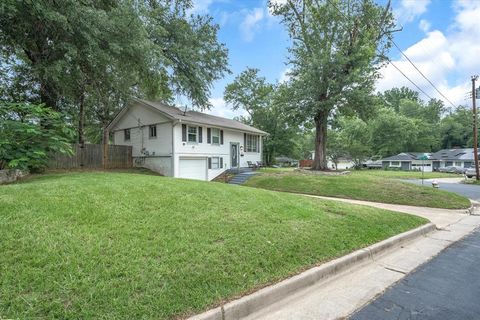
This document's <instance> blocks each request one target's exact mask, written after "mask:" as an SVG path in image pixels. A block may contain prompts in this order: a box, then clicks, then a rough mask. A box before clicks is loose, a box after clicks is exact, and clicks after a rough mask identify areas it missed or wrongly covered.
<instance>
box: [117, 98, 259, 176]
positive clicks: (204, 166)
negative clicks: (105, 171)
mask: <svg viewBox="0 0 480 320" xmlns="http://www.w3.org/2000/svg"><path fill="white" fill-rule="evenodd" d="M108 129H109V130H110V132H113V140H114V143H115V144H119V145H129V146H132V147H133V148H132V149H133V157H134V163H135V164H136V165H137V166H142V167H146V168H149V169H151V170H154V171H157V172H159V173H161V174H163V175H166V176H172V177H179V178H188V179H198V180H212V179H214V178H215V177H217V176H218V175H220V174H221V173H223V172H224V171H225V170H227V169H230V168H239V167H248V162H253V163H255V162H257V161H261V160H262V149H263V137H264V136H265V135H266V134H267V133H266V132H264V131H262V130H259V129H257V128H254V127H251V126H248V125H246V124H244V123H241V122H238V121H235V120H231V119H226V118H221V117H216V116H212V115H209V114H205V113H201V112H196V111H186V112H185V111H183V110H180V109H178V108H176V107H172V106H169V105H166V104H164V103H162V102H152V101H146V100H140V99H135V100H134V101H133V103H131V104H129V105H127V106H126V107H125V108H123V109H122V110H121V111H120V112H119V113H118V114H117V115H116V116H115V118H114V119H113V121H112V122H111V123H110V124H109V126H108Z"/></svg>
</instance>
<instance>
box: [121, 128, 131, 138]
mask: <svg viewBox="0 0 480 320" xmlns="http://www.w3.org/2000/svg"><path fill="white" fill-rule="evenodd" d="M123 140H125V141H130V129H125V130H123Z"/></svg>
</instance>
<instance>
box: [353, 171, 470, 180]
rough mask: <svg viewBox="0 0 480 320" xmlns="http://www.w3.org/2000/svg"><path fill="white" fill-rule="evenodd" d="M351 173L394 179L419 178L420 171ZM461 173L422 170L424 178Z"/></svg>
mask: <svg viewBox="0 0 480 320" xmlns="http://www.w3.org/2000/svg"><path fill="white" fill-rule="evenodd" d="M352 174H355V175H359V176H375V177H382V178H395V179H421V178H422V173H421V172H419V171H396V170H353V171H352ZM458 177H461V175H457V174H454V173H445V172H424V173H423V178H424V179H434V178H458Z"/></svg>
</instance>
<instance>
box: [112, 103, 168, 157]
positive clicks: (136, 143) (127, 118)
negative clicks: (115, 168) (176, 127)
mask: <svg viewBox="0 0 480 320" xmlns="http://www.w3.org/2000/svg"><path fill="white" fill-rule="evenodd" d="M139 119H140V125H139V121H138V120H139ZM150 125H156V127H157V137H156V138H150V137H149V126H150ZM124 129H130V140H129V141H125V139H124ZM112 131H113V132H114V144H119V145H127V146H132V147H133V150H132V152H133V156H134V157H138V156H141V155H143V154H142V149H144V150H145V151H147V152H148V154H150V155H155V156H167V155H168V156H171V155H172V122H171V121H170V120H168V119H167V118H166V117H164V116H162V115H161V114H160V113H159V112H157V111H155V110H151V109H150V108H148V107H145V106H142V105H139V104H135V105H133V106H131V107H130V108H129V110H128V111H127V112H126V113H125V114H124V115H123V116H122V118H121V119H120V121H119V122H118V123H117V124H116V125H115V127H114V128H113V129H112Z"/></svg>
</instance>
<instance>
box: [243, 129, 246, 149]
mask: <svg viewBox="0 0 480 320" xmlns="http://www.w3.org/2000/svg"><path fill="white" fill-rule="evenodd" d="M243 151H244V152H247V134H246V133H244V134H243Z"/></svg>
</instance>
